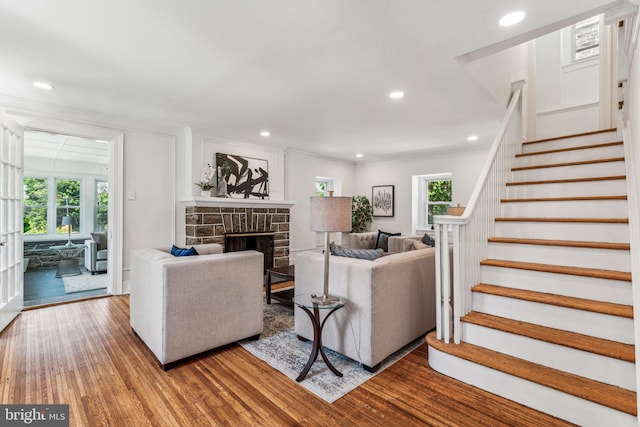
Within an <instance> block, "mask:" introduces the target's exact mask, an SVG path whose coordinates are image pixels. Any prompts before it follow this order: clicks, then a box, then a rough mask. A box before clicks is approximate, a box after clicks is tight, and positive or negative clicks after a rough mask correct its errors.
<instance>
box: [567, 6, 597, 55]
mask: <svg viewBox="0 0 640 427" xmlns="http://www.w3.org/2000/svg"><path fill="white" fill-rule="evenodd" d="M599 54H600V17H599V16H594V17H593V18H589V19H585V20H584V21H580V22H578V23H577V24H575V25H574V26H573V28H572V49H571V62H578V61H582V60H585V59H589V58H592V57H594V56H598V55H599Z"/></svg>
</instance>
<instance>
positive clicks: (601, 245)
mask: <svg viewBox="0 0 640 427" xmlns="http://www.w3.org/2000/svg"><path fill="white" fill-rule="evenodd" d="M488 240H489V242H492V243H513V244H523V245H541V246H563V247H569V248H592V249H614V250H623V251H628V250H630V245H629V243H612V242H584V241H577V240H549V239H520V238H515V237H490V238H489V239H488Z"/></svg>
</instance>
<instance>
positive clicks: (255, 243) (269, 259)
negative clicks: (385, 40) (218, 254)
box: [224, 232, 275, 273]
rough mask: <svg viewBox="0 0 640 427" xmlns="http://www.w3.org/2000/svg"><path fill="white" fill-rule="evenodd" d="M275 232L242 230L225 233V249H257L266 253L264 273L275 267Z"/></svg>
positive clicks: (231, 250)
mask: <svg viewBox="0 0 640 427" xmlns="http://www.w3.org/2000/svg"><path fill="white" fill-rule="evenodd" d="M274 236H275V233H270V232H241V233H225V235H224V251H225V252H237V251H246V250H255V251H258V252H262V254H263V255H264V271H263V272H264V273H266V270H267V268H272V267H273V240H274Z"/></svg>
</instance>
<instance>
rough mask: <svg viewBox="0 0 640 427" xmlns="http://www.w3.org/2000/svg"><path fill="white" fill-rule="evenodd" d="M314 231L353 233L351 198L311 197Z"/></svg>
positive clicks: (311, 218) (310, 205)
mask: <svg viewBox="0 0 640 427" xmlns="http://www.w3.org/2000/svg"><path fill="white" fill-rule="evenodd" d="M309 201H310V203H309V211H310V215H309V226H310V228H311V230H312V231H351V197H310V198H309Z"/></svg>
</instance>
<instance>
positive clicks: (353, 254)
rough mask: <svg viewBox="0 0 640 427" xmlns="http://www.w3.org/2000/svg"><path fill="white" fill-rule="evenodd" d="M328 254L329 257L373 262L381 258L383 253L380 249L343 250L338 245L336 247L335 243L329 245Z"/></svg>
mask: <svg viewBox="0 0 640 427" xmlns="http://www.w3.org/2000/svg"><path fill="white" fill-rule="evenodd" d="M329 252H330V253H331V255H335V256H342V257H347V258H359V259H368V260H374V259H376V258H379V257H381V256H382V254H383V253H384V251H383V250H382V249H350V248H343V247H342V246H340V245H336V244H335V243H333V242H332V243H331V244H330V245H329Z"/></svg>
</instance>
